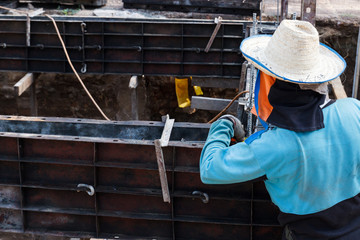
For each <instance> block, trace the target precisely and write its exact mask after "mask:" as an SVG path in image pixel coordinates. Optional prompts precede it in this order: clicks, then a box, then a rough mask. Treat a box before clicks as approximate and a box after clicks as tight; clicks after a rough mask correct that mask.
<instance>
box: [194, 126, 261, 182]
mask: <svg viewBox="0 0 360 240" xmlns="http://www.w3.org/2000/svg"><path fill="white" fill-rule="evenodd" d="M233 135H234V130H233V123H232V122H231V121H229V120H226V119H222V120H218V121H216V122H215V123H213V124H212V125H211V128H210V131H209V135H208V138H207V140H206V142H205V145H204V148H203V150H202V153H201V157H200V177H201V181H202V182H203V183H207V184H228V183H238V182H245V181H249V180H253V179H256V178H259V177H262V176H264V175H265V172H264V171H263V170H262V169H261V168H260V166H259V164H258V162H257V160H256V159H255V157H254V154H253V152H252V151H251V149H250V147H249V146H248V145H247V144H246V143H244V142H241V143H237V144H235V145H233V146H231V147H229V145H230V139H231V137H232V136H233Z"/></svg>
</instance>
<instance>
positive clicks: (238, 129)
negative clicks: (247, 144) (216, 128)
mask: <svg viewBox="0 0 360 240" xmlns="http://www.w3.org/2000/svg"><path fill="white" fill-rule="evenodd" d="M219 119H227V120H230V121H231V122H232V123H233V129H234V138H235V139H236V141H238V142H242V141H244V139H245V130H244V127H243V125H242V124H241V122H240V120H239V119H238V118H237V117H234V116H233V115H230V114H225V115H223V116H221V117H220V118H219Z"/></svg>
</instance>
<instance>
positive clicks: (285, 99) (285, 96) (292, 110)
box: [267, 80, 326, 132]
mask: <svg viewBox="0 0 360 240" xmlns="http://www.w3.org/2000/svg"><path fill="white" fill-rule="evenodd" d="M325 98H326V96H325V95H322V94H320V93H317V92H315V91H312V90H302V89H301V88H300V86H299V85H298V84H294V83H290V82H285V81H282V80H276V82H275V83H274V84H273V85H272V86H271V89H270V92H269V95H268V99H269V102H270V104H271V105H272V106H273V110H272V112H271V114H270V116H269V118H268V119H267V122H268V123H270V124H273V125H275V126H277V127H281V128H285V129H289V130H292V131H297V132H305V131H315V130H318V129H321V128H324V121H323V120H324V118H323V113H322V109H321V107H320V105H322V104H323V103H324V102H325Z"/></svg>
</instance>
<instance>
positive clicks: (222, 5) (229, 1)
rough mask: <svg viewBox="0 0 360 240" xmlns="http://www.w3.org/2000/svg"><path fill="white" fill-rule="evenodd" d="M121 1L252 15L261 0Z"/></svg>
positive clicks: (157, 7) (159, 7)
mask: <svg viewBox="0 0 360 240" xmlns="http://www.w3.org/2000/svg"><path fill="white" fill-rule="evenodd" d="M123 3H124V7H125V8H140V9H155V10H163V11H179V12H197V13H217V14H219V13H225V14H237V15H243V16H244V15H245V16H252V15H253V13H257V14H259V13H260V3H261V0H248V1H238V0H226V1H224V0H212V1H209V0H191V1H189V0H123Z"/></svg>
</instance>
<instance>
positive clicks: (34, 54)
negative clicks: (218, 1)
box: [0, 16, 252, 78]
mask: <svg viewBox="0 0 360 240" xmlns="http://www.w3.org/2000/svg"><path fill="white" fill-rule="evenodd" d="M55 20H56V22H57V26H58V28H59V30H60V33H61V36H62V38H63V39H64V41H65V44H66V46H67V50H68V51H69V54H70V57H71V59H72V61H73V62H74V65H75V68H76V69H77V71H79V72H83V73H85V72H86V73H94V74H105V73H110V74H124V75H128V74H132V75H148V76H195V77H196V76H199V77H222V78H239V77H240V75H241V64H242V63H243V62H244V59H243V57H242V55H241V53H240V51H239V46H240V43H241V41H242V39H244V37H245V35H246V27H247V26H248V25H250V24H251V23H252V22H248V21H227V20H223V21H222V24H221V27H220V29H219V31H218V33H217V34H216V37H215V39H214V42H213V44H212V46H211V48H210V50H209V52H207V53H206V52H205V51H204V49H205V47H206V46H207V44H208V42H209V40H210V37H211V35H212V33H213V31H214V29H215V26H216V24H215V23H214V21H213V20H184V19H181V20H168V19H158V20H154V19H120V18H91V17H86V18H84V17H55ZM0 71H22V72H55V73H70V72H71V69H70V67H69V65H68V63H67V61H66V58H65V54H64V52H63V50H62V48H61V44H60V41H59V39H58V36H57V35H56V32H55V29H54V26H53V24H52V23H51V21H50V20H49V19H48V18H46V17H34V18H31V22H30V28H28V27H27V22H26V17H14V16H12V17H11V16H10V17H9V16H1V17H0Z"/></svg>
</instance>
